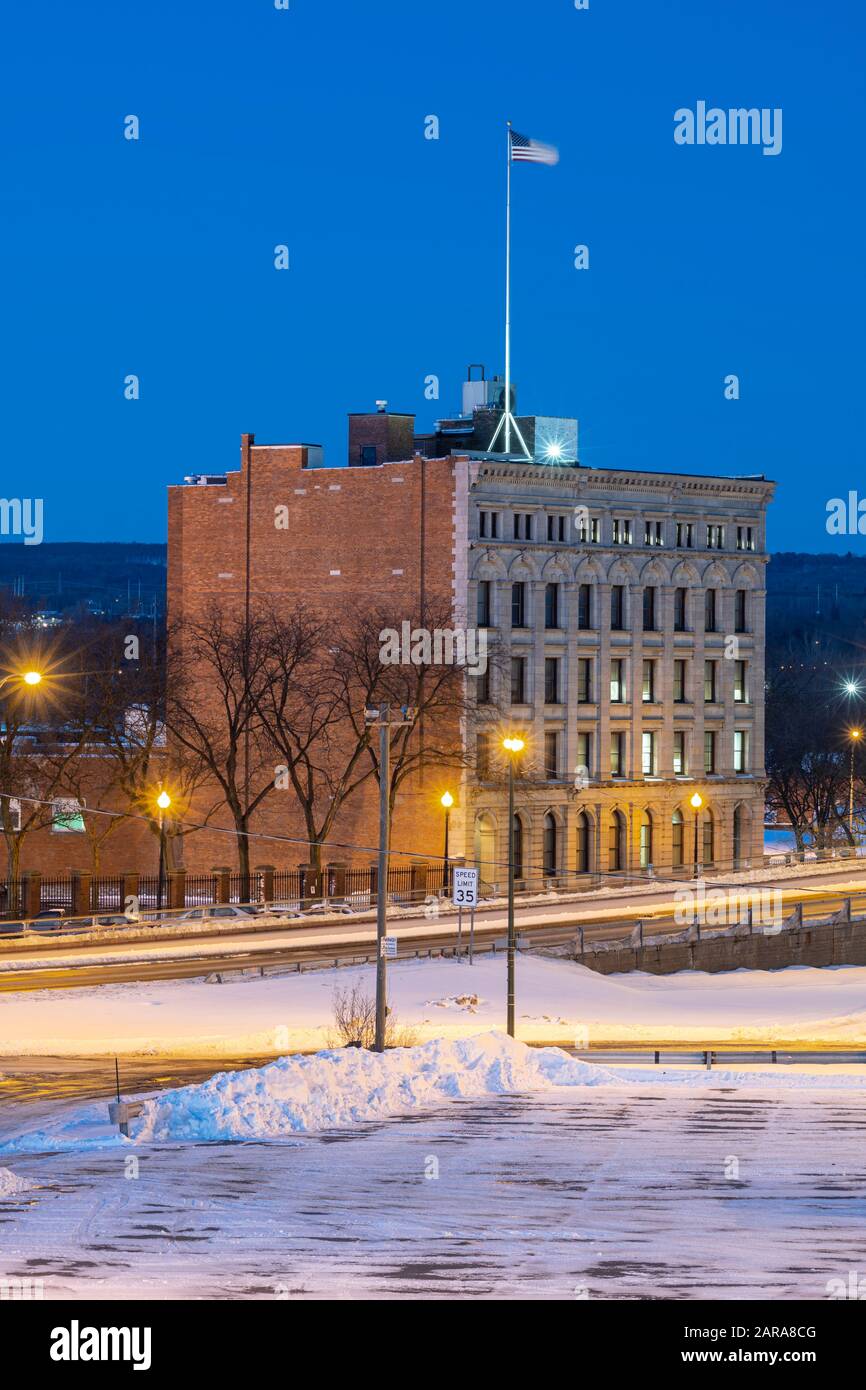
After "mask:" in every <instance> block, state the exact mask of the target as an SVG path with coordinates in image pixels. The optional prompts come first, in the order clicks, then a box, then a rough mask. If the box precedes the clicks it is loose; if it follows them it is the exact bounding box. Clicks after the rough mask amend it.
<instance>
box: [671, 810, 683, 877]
mask: <svg viewBox="0 0 866 1390" xmlns="http://www.w3.org/2000/svg"><path fill="white" fill-rule="evenodd" d="M683 824H684V822H683V813H682V811H681V810H680V809H679V807H677V809H676V811H674V813H673V815H672V816H671V864H672V865H673V867H674V868H675V869H681V868H682V867H683Z"/></svg>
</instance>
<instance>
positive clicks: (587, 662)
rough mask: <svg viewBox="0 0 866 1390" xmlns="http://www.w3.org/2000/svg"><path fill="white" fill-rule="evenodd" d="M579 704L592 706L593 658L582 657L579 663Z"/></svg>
mask: <svg viewBox="0 0 866 1390" xmlns="http://www.w3.org/2000/svg"><path fill="white" fill-rule="evenodd" d="M577 703H578V704H579V705H591V704H592V657H588V656H582V657H580V658H579V660H578V663H577Z"/></svg>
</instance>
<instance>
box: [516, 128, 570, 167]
mask: <svg viewBox="0 0 866 1390" xmlns="http://www.w3.org/2000/svg"><path fill="white" fill-rule="evenodd" d="M511 158H512V160H518V159H522V160H526V161H527V162H529V163H531V164H558V163H559V150H557V149H554V147H553V145H542V143H541V141H540V140H530V139H529V137H528V136H526V135H518V134H517V131H516V130H512V132H511Z"/></svg>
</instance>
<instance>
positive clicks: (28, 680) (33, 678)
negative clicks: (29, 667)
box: [0, 671, 42, 690]
mask: <svg viewBox="0 0 866 1390" xmlns="http://www.w3.org/2000/svg"><path fill="white" fill-rule="evenodd" d="M7 681H21V683H22V685H29V686H34V685H41V684H42V672H41V671H13V672H12V673H11V674H10V675H8V676H3V677H2V679H0V690H2V688H3V686H4V685H5V684H6V682H7Z"/></svg>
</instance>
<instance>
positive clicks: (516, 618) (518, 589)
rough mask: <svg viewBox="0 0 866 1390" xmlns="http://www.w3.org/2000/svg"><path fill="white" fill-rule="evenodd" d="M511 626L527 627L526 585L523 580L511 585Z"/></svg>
mask: <svg viewBox="0 0 866 1390" xmlns="http://www.w3.org/2000/svg"><path fill="white" fill-rule="evenodd" d="M511 626H512V627H526V585H525V583H523V582H522V581H521V582H520V583H518V584H512V586H511Z"/></svg>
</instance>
